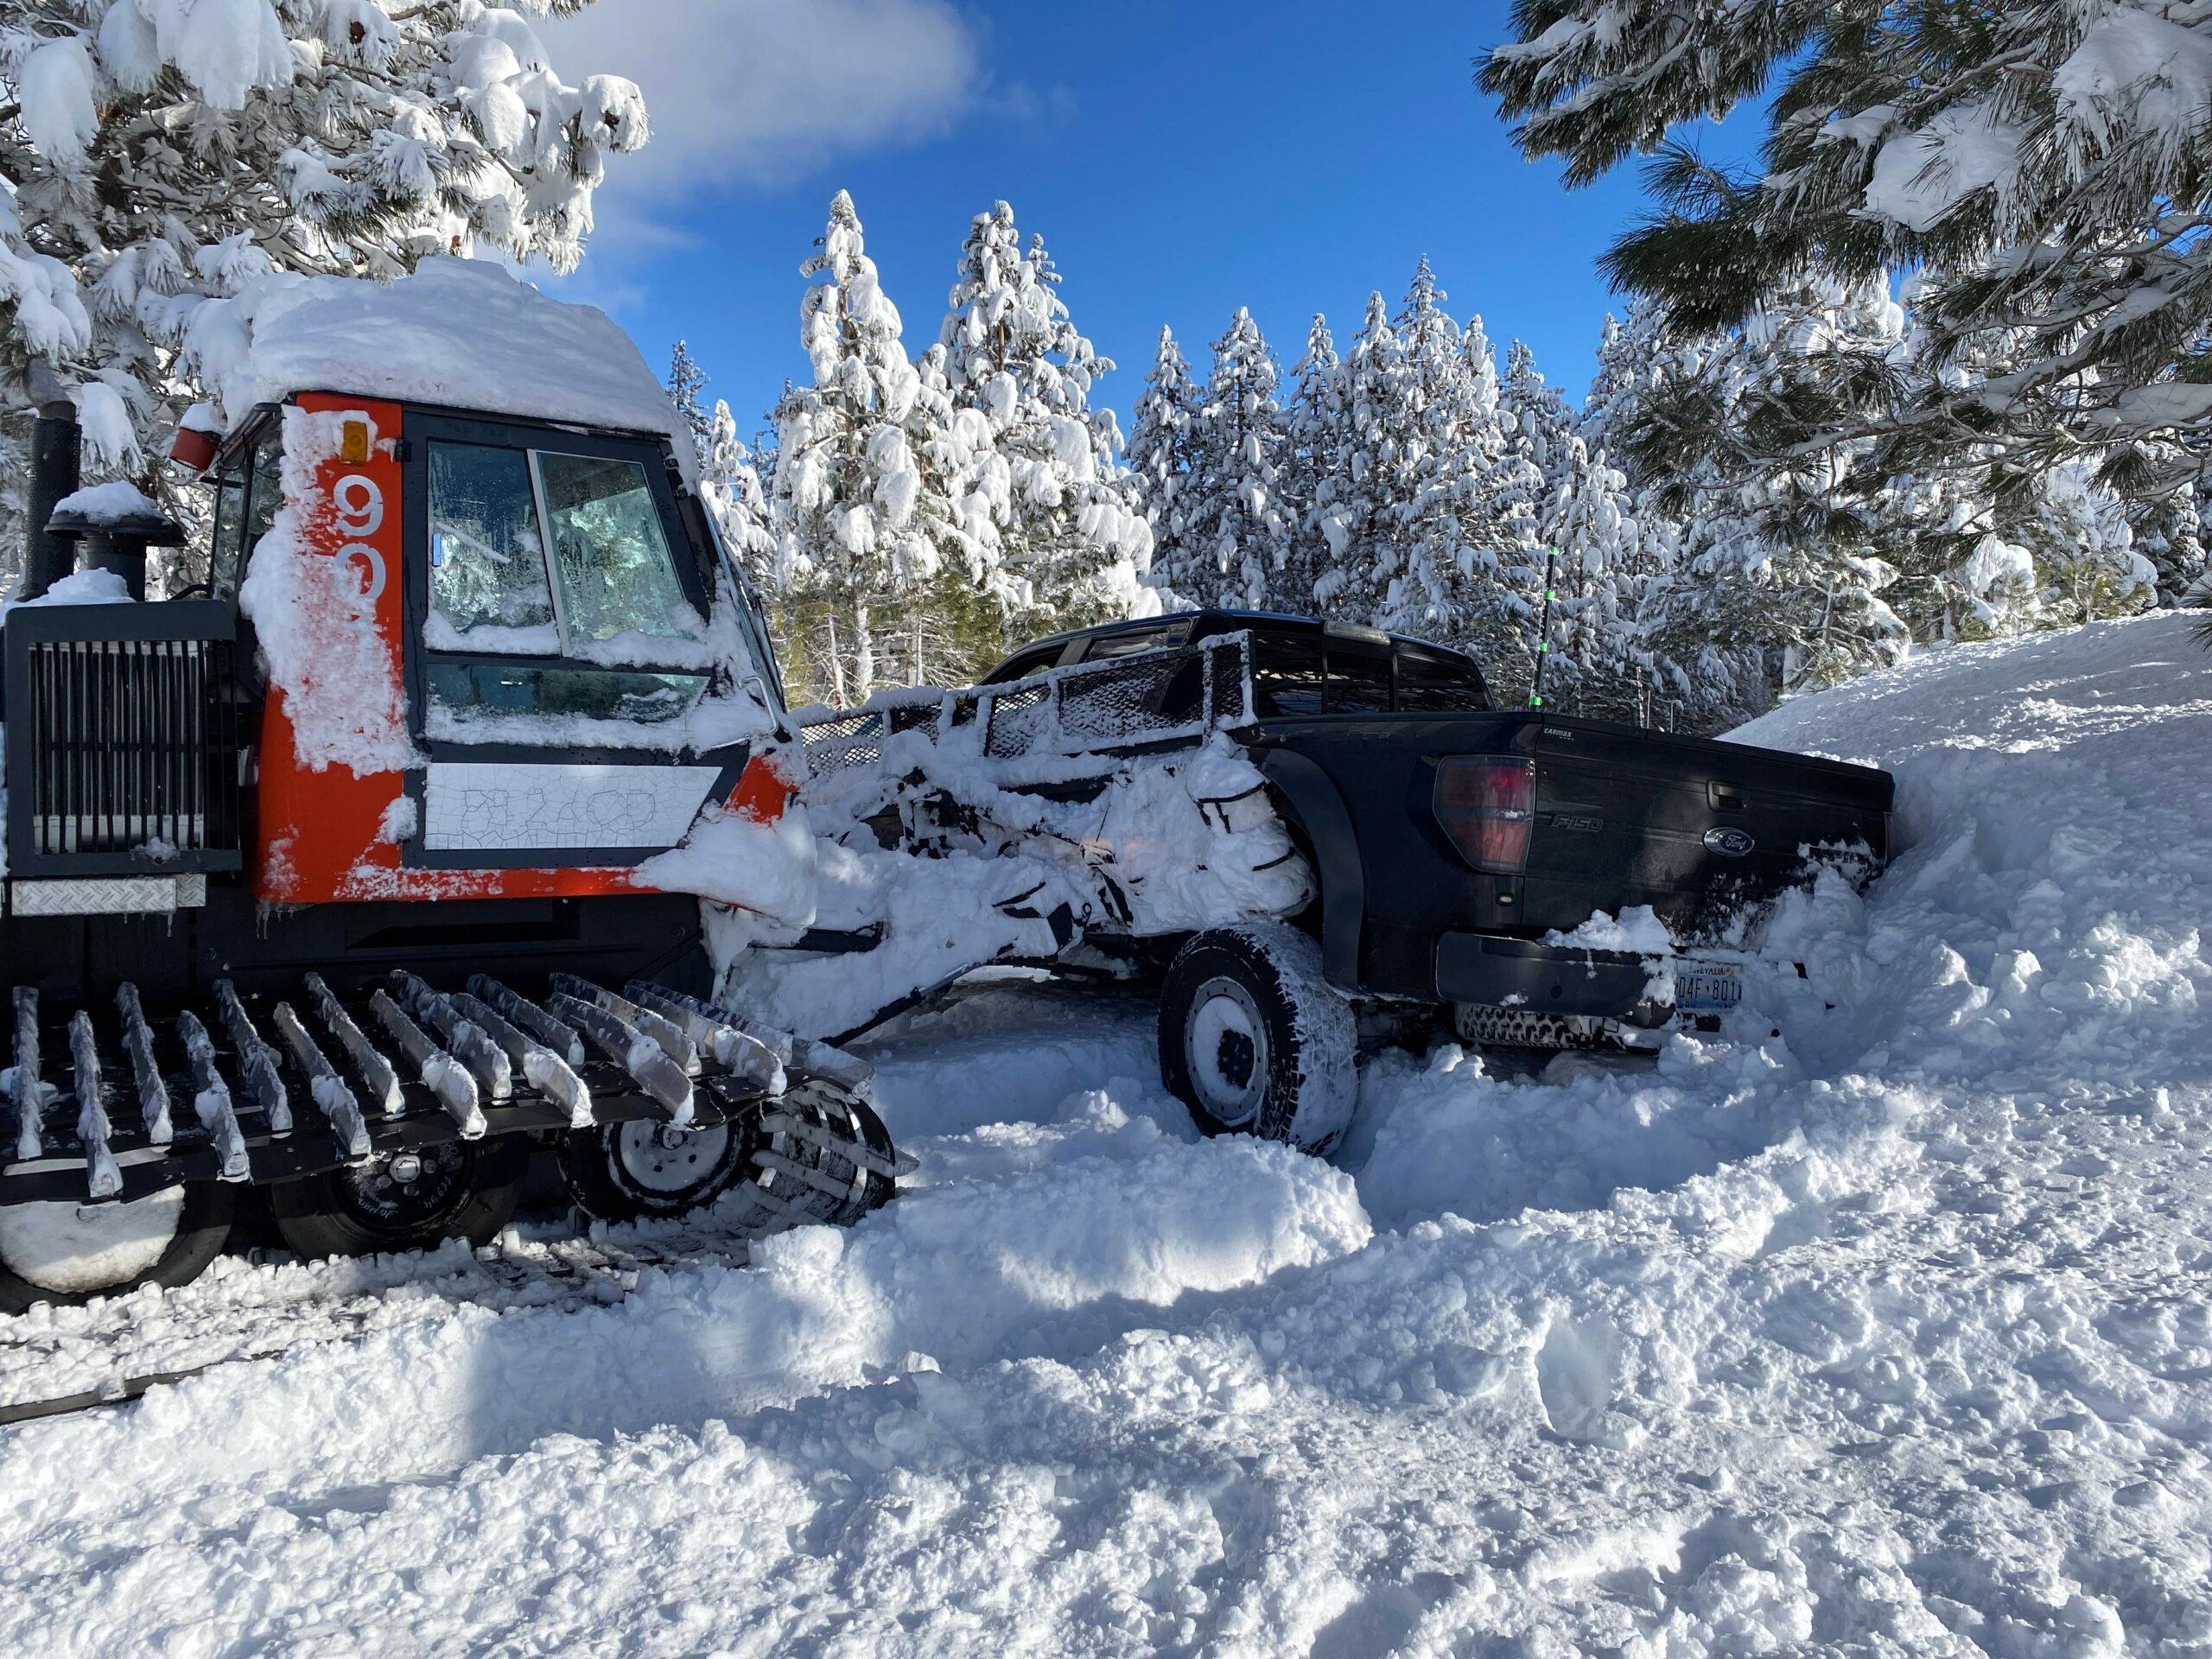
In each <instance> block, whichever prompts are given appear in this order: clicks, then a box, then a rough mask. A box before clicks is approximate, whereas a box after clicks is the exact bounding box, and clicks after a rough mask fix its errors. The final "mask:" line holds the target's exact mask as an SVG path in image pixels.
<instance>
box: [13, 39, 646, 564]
mask: <svg viewBox="0 0 2212 1659" xmlns="http://www.w3.org/2000/svg"><path fill="white" fill-rule="evenodd" d="M580 3H582V0H552V9H554V10H563V11H566V10H575V9H576V6H577V5H578V4H580ZM539 9H540V10H543V9H544V8H542V7H541V8H539ZM0 83H4V92H0V176H4V178H5V179H6V181H7V188H5V189H4V190H0V400H4V401H0V422H4V423H6V424H7V425H8V426H9V427H10V429H13V428H15V427H16V426H17V425H19V424H20V423H21V422H22V420H23V419H24V418H25V416H26V411H27V409H28V404H27V403H26V401H25V399H26V396H27V391H26V388H27V384H28V382H27V375H28V372H29V366H30V365H31V364H32V363H34V362H38V363H42V364H45V365H48V366H49V367H51V368H52V369H53V370H54V371H55V372H57V373H58V374H59V375H60V378H61V379H62V380H63V382H64V383H65V384H66V385H68V386H70V387H71V388H73V391H74V393H75V397H76V400H77V404H78V409H79V416H80V417H81V419H82V421H83V423H84V428H85V437H86V451H87V456H86V458H87V462H88V467H89V469H90V470H91V471H92V473H93V474H110V475H120V474H129V475H131V476H134V477H136V478H137V480H138V481H139V482H140V484H141V486H143V487H147V488H149V489H152V490H154V491H156V492H161V491H164V490H167V489H168V488H169V487H170V481H169V480H168V478H167V477H166V476H165V475H164V473H163V470H162V469H161V468H160V467H156V466H155V465H152V464H150V463H149V459H148V458H149V457H156V456H158V455H160V454H162V452H163V449H164V448H165V443H164V439H165V435H166V433H167V430H168V428H169V427H170V426H172V425H173V424H174V423H175V420H176V418H177V417H178V416H180V415H181V412H182V410H184V408H185V407H186V406H187V405H188V404H190V403H192V402H194V400H195V399H196V398H198V397H200V396H201V395H202V391H203V389H202V388H200V387H199V386H197V385H194V378H193V377H194V364H193V362H192V360H191V359H190V357H189V355H188V354H186V353H183V352H182V350H181V348H182V347H183V346H185V344H186V338H187V332H188V327H189V326H190V323H191V321H192V316H193V313H194V309H195V308H196V306H197V304H198V303H199V302H200V301H201V300H203V299H205V298H208V297H218V296H228V295H230V294H232V293H234V292H235V291H236V290H237V289H238V287H239V286H240V285H242V284H243V283H245V282H247V281H249V280H250V279H251V278H252V277H256V276H257V275H259V274H261V273H262V272H264V271H266V270H270V269H272V268H273V269H277V270H295V271H304V272H322V271H334V272H338V273H341V274H344V275H347V276H363V277H390V276H393V275H396V274H397V273H399V272H401V271H404V270H410V269H411V268H412V267H413V266H414V264H416V261H418V260H420V259H422V258H423V257H425V256H427V255H429V254H434V253H467V252H473V251H481V252H484V253H487V254H493V253H496V254H499V255H502V256H505V257H512V258H516V259H543V260H544V261H545V262H546V263H548V264H550V265H551V266H553V267H554V268H555V269H556V270H569V269H571V268H572V267H574V265H575V263H576V261H577V259H578V257H580V256H581V255H582V251H583V245H584V240H585V238H586V236H587V234H588V232H589V231H590V229H591V198H592V193H593V191H594V188H596V187H597V185H598V184H599V182H600V180H601V175H602V173H603V171H604V166H605V158H606V156H607V154H608V152H610V151H614V152H620V151H626V150H632V149H637V148H638V147H639V145H641V144H643V143H645V137H646V131H647V129H646V121H645V105H644V101H643V99H641V98H640V96H639V92H638V89H637V88H636V87H635V86H632V84H631V83H630V82H628V81H626V80H623V79H619V78H617V77H614V76H611V75H593V76H589V77H588V78H586V79H584V80H583V81H582V84H581V85H580V86H570V85H569V84H567V83H566V82H564V81H563V80H562V79H560V78H559V77H558V76H557V75H556V73H554V71H553V66H552V64H551V62H550V60H549V58H548V56H547V54H546V51H545V48H544V46H543V43H542V42H541V41H539V39H538V37H537V34H536V32H535V31H534V30H532V29H531V26H530V24H529V22H528V21H527V20H526V19H525V18H524V16H523V14H522V13H520V12H518V11H514V10H505V9H496V8H490V7H486V6H484V5H481V4H480V3H477V0H423V3H416V4H409V5H405V6H402V5H399V4H397V3H385V0H118V3H110V0H17V3H15V4H13V5H11V6H10V8H9V15H8V19H7V24H6V26H5V27H4V28H0ZM21 545H22V535H21V533H20V525H19V524H13V523H0V548H4V549H5V550H6V552H5V554H4V555H0V556H5V557H8V558H13V557H14V556H15V550H16V549H17V548H19V547H20V546H21Z"/></svg>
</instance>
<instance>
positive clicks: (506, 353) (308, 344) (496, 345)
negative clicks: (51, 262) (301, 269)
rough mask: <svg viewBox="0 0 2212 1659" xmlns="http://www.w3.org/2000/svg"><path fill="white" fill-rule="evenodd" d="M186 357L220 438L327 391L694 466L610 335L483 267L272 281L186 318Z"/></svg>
mask: <svg viewBox="0 0 2212 1659" xmlns="http://www.w3.org/2000/svg"><path fill="white" fill-rule="evenodd" d="M186 351H187V354H188V356H189V357H191V358H192V359H194V361H195V362H196V363H197V365H198V366H199V368H200V374H201V376H202V377H203V378H204V379H205V380H206V382H207V384H208V385H211V386H213V387H214V388H215V390H216V393H217V397H218V399H219V402H220V404H221V406H222V410H223V413H224V416H225V417H226V422H227V423H228V424H230V425H232V426H236V425H237V424H238V423H239V422H240V421H243V420H244V419H245V417H246V416H248V415H249V414H251V412H252V410H254V408H255V407H256V406H257V405H258V404H270V403H281V402H282V401H283V399H285V398H286V397H290V396H292V395H293V394H294V393H296V392H302V391H327V392H334V393H339V394H341V395H348V394H350V395H352V396H355V397H385V398H391V399H392V400H394V401H396V402H400V403H416V404H432V405H435V406H437V407H440V408H446V409H461V410H475V411H478V412H480V413H484V414H491V415H512V416H518V417H519V418H523V419H527V420H533V421H555V422H569V423H575V424H578V425H585V426H594V427H604V428H608V429H613V430H616V431H621V432H643V433H654V434H658V435H663V436H665V437H667V438H669V439H670V440H671V442H673V443H674V447H675V449H676V454H677V460H678V461H680V462H681V463H682V464H683V466H684V467H686V469H687V472H686V476H687V478H688V477H690V476H691V471H690V469H694V468H696V464H697V462H696V455H694V454H693V452H692V446H691V440H690V434H689V433H688V431H687V430H686V429H684V427H683V422H682V419H681V418H680V417H679V416H677V413H676V410H675V408H674V406H673V405H672V404H670V402H669V400H668V394H667V392H666V391H664V389H663V388H662V386H661V384H660V381H659V379H658V377H656V376H655V375H654V373H653V372H652V369H651V368H649V367H648V366H647V365H646V363H645V359H644V358H643V357H642V356H641V355H639V351H638V348H637V346H636V345H635V344H634V343H633V342H632V340H631V339H630V336H629V335H628V334H625V333H624V332H623V331H622V328H621V327H620V325H619V324H618V323H616V322H615V321H614V320H613V318H611V317H609V316H608V315H607V314H606V313H605V312H603V311H601V310H599V309H597V308H594V307H592V306H588V305H574V304H570V303H569V302H566V301H563V300H556V299H554V298H552V297H551V296H549V295H546V294H543V293H541V292H540V291H539V290H538V289H535V288H532V287H531V286H530V284H529V283H525V282H524V281H523V280H522V279H521V278H519V277H517V276H515V275H514V274H513V273H512V271H510V270H507V269H506V267H505V266H504V265H499V264H493V263H492V262H490V261H488V260H481V259H458V258H448V257H440V258H435V259H426V260H424V261H423V264H421V265H420V266H418V267H417V268H416V270H415V271H414V273H413V274H412V275H410V276H406V277H398V278H397V279H395V280H394V281H392V282H389V283H377V282H371V281H369V280H367V279H365V278H362V277H302V276H297V275H294V274H292V273H289V272H277V273H273V274H271V275H269V276H266V277H261V278H258V279H257V280H256V281H255V282H254V283H252V284H251V285H250V286H249V287H248V288H247V289H246V291H245V293H244V294H243V295H241V296H239V297H238V298H237V299H235V300H218V301H211V302H208V303H207V304H206V305H204V306H202V307H200V309H199V310H198V311H197V312H196V313H195V314H194V318H193V321H192V324H191V327H190V329H189V331H188V337H187V341H186ZM695 481H696V480H695Z"/></svg>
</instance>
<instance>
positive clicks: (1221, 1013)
mask: <svg viewBox="0 0 2212 1659" xmlns="http://www.w3.org/2000/svg"><path fill="white" fill-rule="evenodd" d="M1358 1037H1359V1033H1358V1025H1357V1021H1356V1020H1354V1018H1353V1016H1352V1010H1351V1004H1350V1003H1348V1002H1346V1001H1344V998H1343V997H1342V996H1340V995H1338V994H1337V992H1336V991H1335V990H1334V989H1333V988H1331V986H1330V984H1329V982H1328V979H1327V977H1326V976H1325V974H1324V973H1323V971H1322V966H1321V947H1320V945H1319V944H1318V943H1317V942H1316V941H1314V940H1313V938H1310V937H1309V936H1307V935H1306V934H1304V933H1301V932H1300V931H1298V930H1297V929H1296V928H1294V927H1288V926H1283V925H1249V926H1242V927H1224V928H1211V929H1208V930H1207V931H1205V932H1203V933H1197V934H1193V935H1192V937H1191V938H1190V939H1189V940H1188V941H1187V942H1186V943H1185V944H1184V946H1183V948H1182V949H1181V950H1179V951H1177V952H1176V953H1175V959H1174V960H1173V962H1171V963H1169V964H1168V966H1167V976H1166V981H1165V982H1163V984H1162V985H1161V988H1160V1082H1161V1083H1162V1084H1165V1085H1166V1089H1167V1092H1168V1093H1170V1094H1172V1095H1173V1096H1175V1097H1176V1099H1178V1100H1179V1101H1181V1102H1182V1103H1184V1104H1185V1106H1187V1107H1189V1108H1190V1111H1191V1117H1192V1122H1195V1123H1196V1124H1197V1125H1198V1129H1199V1132H1200V1133H1201V1134H1204V1135H1256V1136H1258V1137H1259V1138H1261V1139H1262V1140H1265V1141H1284V1142H1287V1144H1289V1145H1291V1146H1294V1147H1298V1148H1299V1149H1300V1150H1301V1151H1304V1152H1309V1153H1313V1154H1316V1155H1317V1156H1319V1155H1322V1154H1326V1153H1328V1152H1329V1151H1330V1150H1331V1149H1332V1148H1333V1147H1335V1145H1336V1143H1337V1141H1338V1139H1339V1138H1340V1137H1341V1136H1342V1135H1343V1134H1344V1129H1345V1128H1346V1126H1347V1125H1348V1124H1350V1122H1351V1114H1352V1108H1353V1106H1354V1105H1355V1104H1356V1103H1357V1097H1358Z"/></svg>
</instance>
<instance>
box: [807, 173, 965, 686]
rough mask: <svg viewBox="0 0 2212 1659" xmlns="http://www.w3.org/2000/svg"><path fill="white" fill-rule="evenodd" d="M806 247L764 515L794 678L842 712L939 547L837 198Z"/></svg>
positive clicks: (855, 243) (866, 262) (877, 287)
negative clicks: (797, 348) (793, 378)
mask: <svg viewBox="0 0 2212 1659" xmlns="http://www.w3.org/2000/svg"><path fill="white" fill-rule="evenodd" d="M816 247H817V252H816V253H815V254H814V255H813V256H812V257H810V258H809V259H807V261H806V262H805V263H804V264H803V265H801V266H800V267H799V271H800V274H801V275H802V276H804V277H808V278H810V279H812V278H820V279H822V280H819V281H813V282H811V283H810V286H809V287H808V289H807V290H806V293H805V296H804V298H803V299H802V300H801V302H800V303H799V342H800V344H801V345H802V346H804V347H805V349H806V353H807V356H808V359H810V362H811V364H812V365H813V372H814V380H813V384H812V385H806V386H798V387H794V388H793V389H792V390H791V391H789V392H787V393H786V394H785V397H784V398H783V400H782V401H781V402H780V403H779V404H778V405H777V407H776V410H775V417H776V431H777V460H776V469H775V478H774V481H773V485H772V491H771V494H770V510H771V514H772V524H773V528H774V531H775V535H776V541H777V551H776V573H777V586H778V587H779V588H780V590H781V591H782V593H783V594H784V596H785V614H786V617H787V618H788V619H789V620H790V621H791V622H792V623H793V624H794V625H795V626H793V627H792V628H791V630H790V632H791V635H792V636H795V637H791V638H790V639H789V644H790V645H791V649H792V653H793V656H794V658H795V659H796V660H795V664H794V666H795V671H796V677H798V678H799V679H801V680H802V681H803V682H805V683H810V684H811V685H812V686H814V687H815V688H817V690H821V691H824V692H827V693H828V694H829V696H830V697H831V698H832V699H833V700H834V701H835V702H837V703H838V704H839V705H840V706H847V705H849V704H852V703H856V702H862V701H864V700H865V699H866V698H867V697H868V695H869V694H870V693H871V692H873V691H874V690H875V688H876V687H877V686H878V685H879V684H880V683H883V679H884V676H883V673H882V667H881V659H880V646H879V642H878V634H879V632H880V631H881V630H882V629H883V628H884V626H885V625H886V622H887V620H893V619H887V615H886V612H887V608H888V607H895V606H897V605H898V604H899V603H900V602H901V601H906V600H907V599H909V598H911V596H912V594H913V592H914V590H915V588H917V587H918V585H919V584H921V583H923V582H927V581H928V580H929V579H930V578H931V576H932V575H935V573H936V571H937V569H938V553H937V549H936V548H935V546H934V545H933V544H932V543H931V539H930V537H929V536H928V535H927V534H926V533H925V531H923V529H922V524H923V522H924V521H925V519H926V518H927V517H928V516H929V515H928V514H927V512H926V511H925V508H924V505H923V503H922V499H921V498H922V493H923V490H924V488H925V484H926V483H927V481H928V480H927V477H926V475H925V473H924V471H923V469H922V467H921V466H920V465H919V463H918V460H917V458H916V454H915V450H914V446H913V444H912V442H911V441H910V438H909V435H908V431H907V428H906V422H907V419H908V417H909V416H910V415H911V414H912V410H913V406H914V402H915V399H916V397H918V395H919V391H920V380H919V377H918V375H917V374H916V372H915V370H914V365H912V363H910V362H908V361H907V360H906V349H905V346H903V344H902V343H901V340H900V324H899V309H898V308H897V307H896V306H894V305H893V304H892V302H891V301H890V299H889V298H888V297H887V296H886V295H885V294H884V292H883V289H882V286H881V284H880V282H879V281H878V280H877V277H876V270H875V262H874V260H872V259H870V258H869V257H868V249H867V244H866V240H865V238H864V236H863V234H862V232H861V221H860V216H859V215H858V214H857V213H855V211H854V208H853V199H852V198H851V197H850V196H849V195H848V194H846V193H845V192H843V191H842V190H840V191H839V192H838V193H837V194H836V198H835V199H834V200H832V201H831V202H830V204H829V227H828V228H827V229H826V230H825V231H824V232H823V234H822V236H821V237H820V238H818V239H817V243H816ZM893 631H894V632H895V620H894V621H893Z"/></svg>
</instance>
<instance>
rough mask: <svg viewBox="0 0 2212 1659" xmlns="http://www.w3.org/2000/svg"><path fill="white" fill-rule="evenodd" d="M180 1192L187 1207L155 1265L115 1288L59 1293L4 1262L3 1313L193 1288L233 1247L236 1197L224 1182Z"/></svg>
mask: <svg viewBox="0 0 2212 1659" xmlns="http://www.w3.org/2000/svg"><path fill="white" fill-rule="evenodd" d="M180 1190H181V1192H183V1194H184V1203H183V1208H182V1210H181V1211H180V1213H179V1214H178V1217H177V1226H176V1232H175V1236H173V1237H171V1239H170V1240H169V1242H168V1247H167V1248H166V1249H163V1250H162V1254H161V1255H160V1257H159V1258H158V1259H157V1260H156V1262H154V1263H153V1265H152V1266H150V1267H149V1268H145V1269H143V1271H141V1272H139V1273H136V1274H131V1275H130V1277H128V1278H124V1279H119V1280H118V1281H116V1282H114V1283H113V1284H109V1285H99V1286H94V1287H90V1288H86V1289H82V1290H61V1291H56V1290H48V1289H47V1288H45V1287H43V1286H41V1285H37V1284H34V1283H33V1282H32V1281H29V1280H28V1279H26V1278H23V1277H22V1275H21V1274H17V1273H16V1272H15V1271H14V1269H12V1268H10V1267H9V1266H8V1265H7V1263H6V1262H4V1261H0V1314H8V1313H29V1312H30V1310H31V1309H32V1308H34V1307H35V1306H38V1305H39V1304H40V1303H41V1302H44V1303H46V1304H47V1305H48V1306H53V1307H81V1306H84V1305H85V1304H86V1302H90V1301H94V1300H99V1299H100V1298H102V1297H108V1296H124V1295H128V1294H130V1292H132V1291H134V1290H139V1289H143V1287H146V1286H148V1285H157V1286H160V1287H162V1288H163V1289H165V1290H174V1289H175V1288H176V1287H178V1286H180V1285H188V1284H190V1283H191V1282H192V1281H194V1279H197V1278H198V1277H199V1276H200V1274H203V1273H205V1272H206V1271H207V1264H208V1263H209V1262H213V1260H214V1259H215V1258H216V1257H217V1256H218V1255H221V1254H222V1252H223V1246H224V1245H225V1244H226V1243H229V1242H230V1236H231V1222H232V1216H233V1215H234V1213H235V1211H236V1208H237V1192H236V1189H235V1188H233V1187H231V1186H228V1185H225V1184H224V1183H222V1182H220V1181H188V1182H187V1183H185V1185H183V1187H182V1188H181V1189H180Z"/></svg>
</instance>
